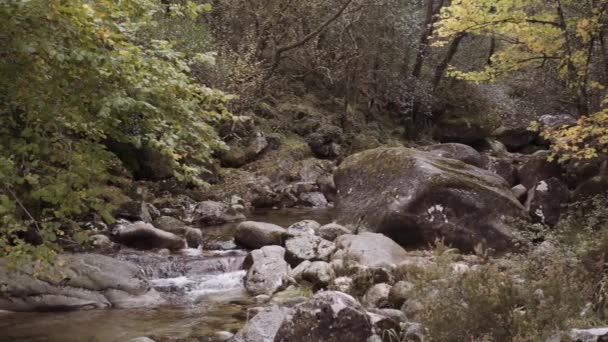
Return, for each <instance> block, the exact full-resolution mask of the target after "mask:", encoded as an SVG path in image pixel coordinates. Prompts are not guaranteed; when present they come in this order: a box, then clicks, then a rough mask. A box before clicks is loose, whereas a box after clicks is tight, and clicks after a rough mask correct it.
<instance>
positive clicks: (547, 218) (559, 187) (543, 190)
mask: <svg viewBox="0 0 608 342" xmlns="http://www.w3.org/2000/svg"><path fill="white" fill-rule="evenodd" d="M569 198H570V192H569V190H568V187H567V186H566V185H565V184H564V183H562V182H561V181H560V180H559V179H557V178H549V179H546V180H542V181H540V182H538V183H537V184H536V185H535V186H534V187H533V188H532V189H530V191H529V192H528V199H527V200H526V209H528V211H529V212H530V215H532V218H533V219H534V220H535V221H536V222H540V223H543V224H546V225H548V226H549V227H553V226H555V225H556V224H557V222H558V221H559V218H560V215H561V212H562V207H563V206H564V205H565V204H567V203H568V200H569Z"/></svg>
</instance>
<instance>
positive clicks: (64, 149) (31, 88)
mask: <svg viewBox="0 0 608 342" xmlns="http://www.w3.org/2000/svg"><path fill="white" fill-rule="evenodd" d="M170 10H171V11H172V13H173V15H178V16H183V17H184V20H185V19H186V18H187V17H190V18H194V17H196V15H197V14H198V13H200V12H201V11H205V10H209V6H208V5H195V4H193V3H191V2H187V3H183V4H182V5H172V6H171V8H170ZM164 13H165V7H164V6H163V5H162V4H161V3H160V2H158V1H153V0H123V1H111V0H99V1H87V0H31V1H21V0H8V1H2V2H0V44H1V45H2V51H1V52H0V149H1V150H2V154H1V155H0V180H1V182H2V183H1V184H0V217H1V219H0V220H1V221H0V229H1V230H2V234H0V256H3V255H10V256H13V257H20V256H25V255H29V256H33V258H34V259H42V258H46V257H49V256H50V255H52V254H53V253H54V251H55V250H57V249H58V246H59V245H58V244H57V241H58V239H59V238H61V237H63V238H65V239H75V240H78V241H80V240H82V239H83V238H84V236H83V234H79V223H78V221H77V219H78V218H79V217H83V216H84V215H87V214H90V213H97V214H98V215H100V216H101V217H103V218H104V219H105V220H106V221H111V220H112V217H111V215H110V212H111V211H110V210H111V205H110V204H109V203H108V202H107V201H105V200H103V197H102V196H101V195H102V194H103V186H104V185H105V184H107V183H108V182H111V181H112V180H113V177H114V175H115V173H113V172H112V170H113V169H114V168H116V167H117V165H118V161H117V159H116V157H115V156H114V155H113V154H112V153H110V152H109V151H108V149H107V147H106V144H107V142H108V141H115V142H121V143H127V144H130V145H133V146H136V147H141V146H148V147H152V148H154V149H155V150H158V151H160V152H161V153H162V154H163V155H165V156H167V157H168V159H169V160H170V161H171V164H172V167H173V170H174V174H175V176H176V177H177V178H178V179H181V180H184V181H192V182H200V180H198V174H199V173H200V171H201V168H202V166H203V165H204V162H205V161H206V160H208V159H209V158H210V156H211V153H212V152H213V151H214V150H215V149H219V148H222V145H223V144H222V143H221V141H220V140H219V139H218V137H217V135H216V133H215V131H214V129H213V127H212V126H211V123H212V122H214V121H217V120H219V119H221V118H223V117H228V116H229V114H228V113H227V111H226V109H225V106H224V101H225V100H226V99H227V97H226V95H224V94H223V93H221V92H219V91H217V90H214V89H211V88H208V87H205V86H203V85H201V84H199V83H196V82H193V80H192V79H191V77H190V76H189V72H190V69H191V67H192V65H193V64H195V63H197V62H196V61H198V60H200V58H196V57H200V56H194V55H192V56H187V55H185V54H184V53H181V52H178V51H176V50H174V49H173V48H172V44H171V43H170V42H168V41H163V40H154V39H139V38H138V37H139V35H141V34H142V32H144V31H145V30H146V29H148V28H150V27H153V26H154V24H155V19H156V18H158V17H159V16H162V15H164ZM32 237H33V238H32ZM31 240H33V241H34V242H35V243H34V244H31V243H29V242H32V241H31Z"/></svg>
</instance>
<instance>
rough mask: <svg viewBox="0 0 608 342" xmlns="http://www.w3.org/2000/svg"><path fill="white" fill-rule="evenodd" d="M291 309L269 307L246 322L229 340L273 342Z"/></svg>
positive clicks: (234, 341)
mask: <svg viewBox="0 0 608 342" xmlns="http://www.w3.org/2000/svg"><path fill="white" fill-rule="evenodd" d="M288 313H289V309H286V308H281V307H278V306H276V305H275V306H272V307H270V308H267V309H265V310H263V311H261V312H259V313H258V314H257V315H255V316H254V317H253V318H252V319H251V320H249V321H248V322H247V324H245V326H244V327H243V328H242V329H241V330H239V332H238V333H237V334H236V335H234V336H233V337H232V338H231V339H230V340H229V342H271V341H274V339H275V335H276V334H277V331H278V330H279V327H280V326H281V324H282V323H283V320H284V319H285V318H286V317H287V314H288Z"/></svg>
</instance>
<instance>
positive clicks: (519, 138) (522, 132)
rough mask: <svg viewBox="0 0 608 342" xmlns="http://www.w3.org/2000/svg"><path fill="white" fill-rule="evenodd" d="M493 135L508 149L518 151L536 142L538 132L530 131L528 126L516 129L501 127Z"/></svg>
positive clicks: (519, 126) (518, 126)
mask: <svg viewBox="0 0 608 342" xmlns="http://www.w3.org/2000/svg"><path fill="white" fill-rule="evenodd" d="M492 135H493V136H494V137H496V139H497V140H498V141H500V142H501V143H503V144H504V145H505V146H507V148H509V149H513V150H518V149H521V148H523V147H526V146H527V145H529V144H530V143H531V142H532V141H534V139H536V137H537V136H538V132H534V131H531V130H529V129H528V126H526V125H517V126H515V127H505V126H502V127H499V128H498V129H497V130H495V131H494V132H493V133H492Z"/></svg>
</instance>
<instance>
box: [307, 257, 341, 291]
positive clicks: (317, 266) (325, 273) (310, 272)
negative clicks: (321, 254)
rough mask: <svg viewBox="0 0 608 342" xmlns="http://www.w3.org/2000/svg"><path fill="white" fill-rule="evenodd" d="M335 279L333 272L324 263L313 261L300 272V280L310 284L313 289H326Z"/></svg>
mask: <svg viewBox="0 0 608 342" xmlns="http://www.w3.org/2000/svg"><path fill="white" fill-rule="evenodd" d="M335 278H336V274H335V272H334V270H333V269H332V268H331V266H330V265H329V264H328V263H326V262H325V261H315V262H313V263H311V264H310V266H308V267H307V268H306V269H305V270H304V271H303V272H302V279H304V280H306V281H309V282H311V283H312V284H313V286H314V287H315V289H321V288H326V287H327V286H328V285H329V284H330V283H331V282H332V281H333V280H334V279H335Z"/></svg>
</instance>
